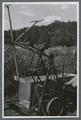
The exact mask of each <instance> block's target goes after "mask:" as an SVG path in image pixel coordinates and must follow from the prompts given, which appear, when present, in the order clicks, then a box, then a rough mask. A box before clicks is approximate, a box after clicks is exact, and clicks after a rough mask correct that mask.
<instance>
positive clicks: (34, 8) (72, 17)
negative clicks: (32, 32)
mask: <svg viewBox="0 0 81 120" xmlns="http://www.w3.org/2000/svg"><path fill="white" fill-rule="evenodd" d="M3 13H4V23H3V24H4V29H5V30H8V29H10V26H9V19H8V11H7V8H6V7H5V5H4V12H3ZM10 14H11V20H12V27H13V29H20V28H23V27H30V26H31V25H32V24H33V23H32V22H31V21H33V20H41V19H43V21H41V22H40V23H37V25H39V26H40V25H48V24H50V23H52V22H54V21H55V20H58V21H77V4H75V3H61V4H60V3H56V4H55V3H53V4H50V3H49V4H43V3H40V4H39V3H38V4H35V3H34V4H33V3H32V4H31V3H29V4H11V5H10Z"/></svg>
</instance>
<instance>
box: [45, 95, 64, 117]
mask: <svg viewBox="0 0 81 120" xmlns="http://www.w3.org/2000/svg"><path fill="white" fill-rule="evenodd" d="M46 112H47V114H48V115H49V116H58V115H62V113H63V106H62V103H61V101H60V99H59V98H58V97H54V98H52V99H51V100H50V101H49V102H48V104H47V106H46Z"/></svg>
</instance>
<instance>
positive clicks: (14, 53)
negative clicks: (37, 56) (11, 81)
mask: <svg viewBox="0 0 81 120" xmlns="http://www.w3.org/2000/svg"><path fill="white" fill-rule="evenodd" d="M6 7H7V10H8V17H9V23H10V35H11V40H12V48H13V55H14V61H15V67H16V74H17V80H18V81H20V79H19V72H18V67H17V59H16V52H15V46H14V40H13V33H12V22H11V16H10V10H9V5H7V6H6ZM17 96H18V95H17ZM17 99H18V97H17Z"/></svg>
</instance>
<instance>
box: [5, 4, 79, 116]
mask: <svg viewBox="0 0 81 120" xmlns="http://www.w3.org/2000/svg"><path fill="white" fill-rule="evenodd" d="M6 7H7V9H8V15H9V23H10V35H11V40H12V41H11V44H10V46H11V47H12V50H13V56H14V61H15V68H16V76H17V80H18V82H19V83H20V77H19V72H18V64H17V56H16V51H15V49H16V46H17V47H20V48H23V49H28V50H30V51H32V53H33V56H32V58H31V60H30V63H29V68H30V67H31V65H32V63H33V59H34V57H35V54H37V55H38V61H37V63H36V67H35V69H34V70H32V71H31V76H32V79H33V82H32V83H31V91H30V106H29V110H31V111H32V113H33V112H35V115H36V116H65V115H67V112H74V111H75V110H76V109H77V108H76V103H77V100H76V98H77V86H72V84H69V82H70V80H72V79H74V78H75V77H74V76H70V75H69V76H64V73H62V76H59V75H58V69H57V67H56V65H55V62H54V60H55V56H54V53H53V52H52V51H51V49H50V47H49V45H50V37H51V33H50V32H49V31H48V36H49V39H48V42H47V43H46V44H45V45H44V46H43V47H40V46H39V44H38V43H37V42H34V41H29V42H26V41H20V38H21V37H22V36H24V34H26V33H27V32H28V31H29V30H30V29H32V27H33V26H35V25H36V24H37V23H38V22H41V21H42V20H37V21H32V22H34V23H33V25H32V26H31V27H30V28H27V29H26V30H25V31H24V32H23V33H22V34H21V35H20V36H19V37H18V38H17V39H16V40H14V39H13V32H12V31H13V30H12V23H11V17H10V10H9V5H7V6H6ZM31 43H32V44H31ZM8 49H9V47H8V48H6V49H5V51H4V52H5V53H6V52H7V51H8ZM47 49H50V53H49V54H46V52H45V51H46V50H47ZM45 58H46V60H47V62H45ZM63 72H64V71H63ZM40 73H41V74H42V73H44V75H45V79H44V80H43V81H42V80H41V77H40V76H41V74H40ZM35 75H36V76H37V77H36V78H35V77H34V76H35ZM66 83H67V84H66ZM17 87H19V84H18V85H17ZM16 90H17V92H16V93H17V101H18V93H19V92H18V91H19V89H16ZM32 113H31V115H32Z"/></svg>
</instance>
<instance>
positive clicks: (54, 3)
mask: <svg viewBox="0 0 81 120" xmlns="http://www.w3.org/2000/svg"><path fill="white" fill-rule="evenodd" d="M5 4H36V5H39V4H42V5H43V4H45V5H48V4H50V5H57V4H63V5H64V4H68V5H71V4H72V5H74V4H75V5H77V116H4V5H5ZM78 117H79V2H74V1H73V2H2V118H78Z"/></svg>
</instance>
